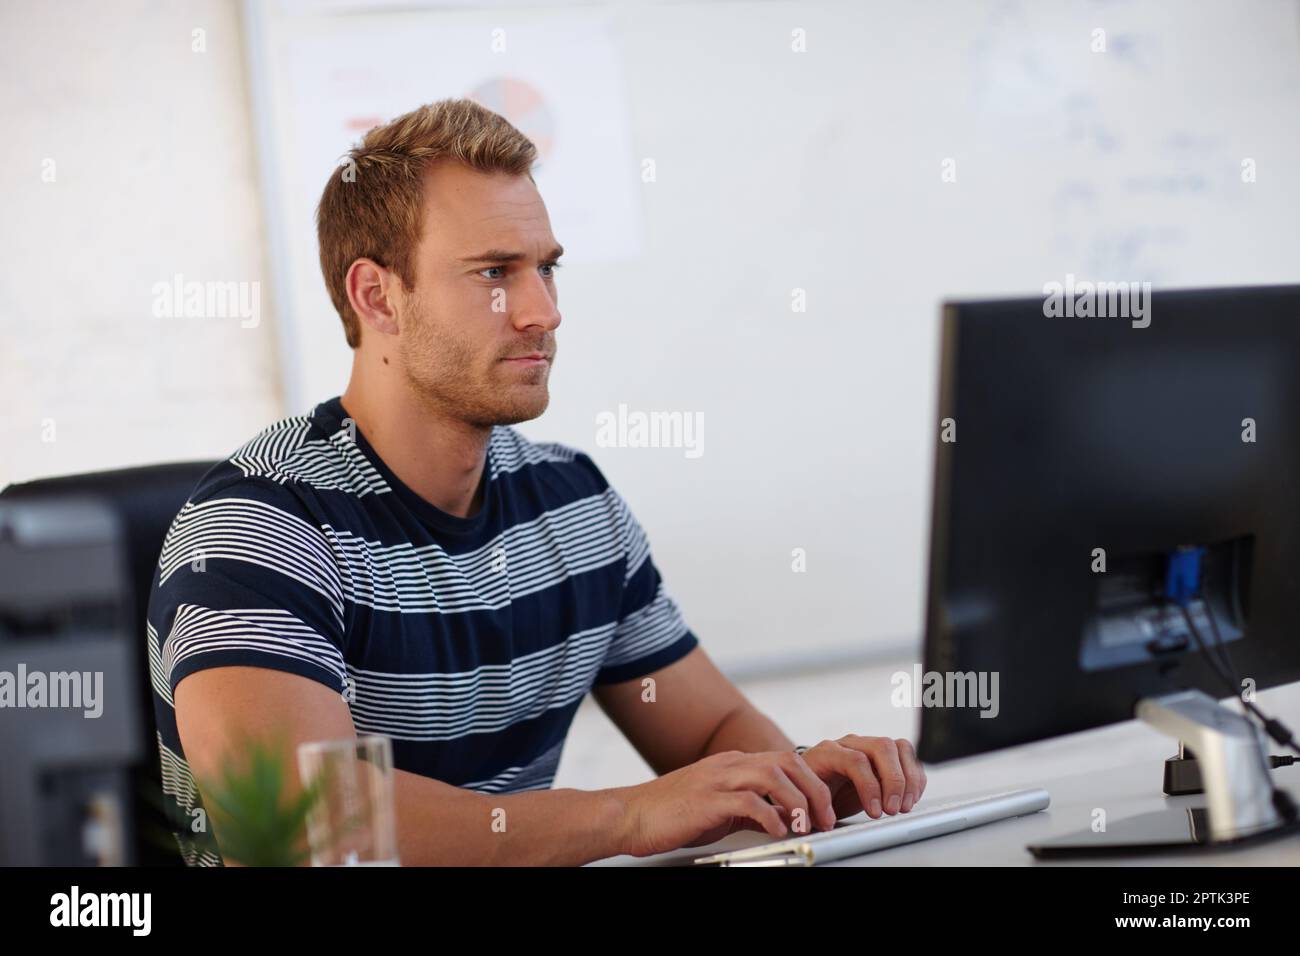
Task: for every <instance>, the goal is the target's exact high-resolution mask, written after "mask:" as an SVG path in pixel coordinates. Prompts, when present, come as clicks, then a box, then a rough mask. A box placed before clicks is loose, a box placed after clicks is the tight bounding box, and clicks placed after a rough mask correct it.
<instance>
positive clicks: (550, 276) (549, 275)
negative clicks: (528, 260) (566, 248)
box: [538, 262, 560, 279]
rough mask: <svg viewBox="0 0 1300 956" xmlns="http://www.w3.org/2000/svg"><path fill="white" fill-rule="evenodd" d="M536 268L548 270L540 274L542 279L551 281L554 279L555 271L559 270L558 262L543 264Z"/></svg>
mask: <svg viewBox="0 0 1300 956" xmlns="http://www.w3.org/2000/svg"><path fill="white" fill-rule="evenodd" d="M538 268H539V269H542V270H549V271H543V272H542V276H543V278H546V279H553V278H555V270H556V269H558V268H560V264H559V263H558V262H545V263H542V265H540V266H538Z"/></svg>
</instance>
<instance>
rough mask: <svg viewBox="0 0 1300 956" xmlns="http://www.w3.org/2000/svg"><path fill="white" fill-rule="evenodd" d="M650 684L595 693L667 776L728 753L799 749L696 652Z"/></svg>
mask: <svg viewBox="0 0 1300 956" xmlns="http://www.w3.org/2000/svg"><path fill="white" fill-rule="evenodd" d="M648 677H649V678H650V679H652V680H653V681H654V684H653V691H654V693H653V699H650V697H651V695H650V694H648V693H647V687H646V685H645V683H644V682H645V680H646V678H635V679H633V680H629V681H622V682H620V683H617V684H605V685H602V686H600V687H597V688H596V689H595V691H594V692H593V694H594V696H595V698H596V702H597V703H598V704H600V707H601V709H602V710H604V711H605V713H606V715H608V717H609V718H610V720H612V721H613V722H614V724H615V725H616V726H617V727H618V728H619V730H621V731H622V732H623V736H625V737H626V738H627V739H628V740H629V741H630V742H631V743H632V746H634V747H635V748H636V749H637V752H638V753H640V754H641V756H642V757H643V758H644V759H645V761H646V763H648V764H650V766H651V768H652V769H653V770H654V771H655V773H659V774H663V773H668V772H669V771H671V770H676V769H678V768H679V767H684V766H686V765H687V764H690V763H694V762H695V761H697V760H699V759H701V758H702V757H707V756H709V755H710V754H717V753H723V752H726V751H733V750H735V751H740V752H742V753H758V752H761V751H777V750H793V749H794V744H793V743H792V742H791V741H790V738H789V737H787V736H786V735H785V734H784V733H782V732H781V729H780V728H779V727H777V725H776V724H775V723H773V722H772V720H771V719H769V718H768V717H766V716H765V715H763V714H762V713H761V712H760V711H759V710H758V709H757V708H755V707H754V705H753V704H751V703H750V702H749V700H748V698H746V697H745V695H744V694H743V693H741V691H740V689H739V688H738V687H736V685H735V684H733V683H732V682H731V681H730V680H729V679H728V678H727V676H726V675H725V674H723V673H722V672H721V671H720V670H718V668H717V666H716V665H715V664H714V663H713V661H712V660H710V659H709V656H708V654H706V653H705V652H704V648H703V647H698V646H697V647H696V648H695V649H694V650H692V651H691V652H690V653H689V654H687V655H686V656H685V657H683V658H681V660H678V661H675V662H673V663H672V664H669V665H668V666H667V667H665V668H662V669H661V670H658V671H655V672H654V673H653V674H650V675H648Z"/></svg>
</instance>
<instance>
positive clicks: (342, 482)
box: [189, 402, 388, 505]
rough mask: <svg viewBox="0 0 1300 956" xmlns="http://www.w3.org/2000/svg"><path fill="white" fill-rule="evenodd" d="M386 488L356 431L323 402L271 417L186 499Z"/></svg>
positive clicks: (294, 498)
mask: <svg viewBox="0 0 1300 956" xmlns="http://www.w3.org/2000/svg"><path fill="white" fill-rule="evenodd" d="M387 490H388V486H387V483H386V482H385V481H384V479H383V477H382V476H381V475H380V474H379V473H378V472H377V471H376V470H375V469H374V467H373V466H372V465H371V463H370V461H369V460H368V459H367V458H366V457H365V455H363V454H362V453H361V450H360V449H359V448H357V446H356V438H355V432H354V431H353V430H352V429H351V428H349V427H348V424H347V423H346V422H345V421H341V420H340V419H339V418H338V416H337V415H334V414H332V413H331V412H330V411H329V403H328V402H322V403H321V404H319V405H317V406H316V407H315V408H313V409H312V410H311V411H310V412H308V413H307V414H302V415H289V416H286V417H284V418H281V419H280V420H279V421H276V422H273V423H272V424H270V425H268V426H266V427H265V428H263V429H262V430H261V431H259V432H258V433H257V434H256V435H254V436H253V437H252V438H250V439H249V440H248V441H246V442H244V443H243V444H242V445H240V446H239V447H238V448H236V449H235V450H234V451H233V452H232V453H231V454H230V455H229V456H227V457H226V458H225V459H223V460H221V461H219V462H217V463H216V464H215V465H214V466H213V467H212V468H211V469H210V470H209V471H208V472H207V474H205V475H204V476H203V478H202V479H201V480H200V481H199V483H198V485H197V486H196V487H195V488H194V491H193V493H191V495H190V498H189V501H190V502H191V503H193V504H198V503H200V502H202V501H206V500H210V499H212V498H219V497H230V496H232V495H238V496H241V497H251V498H254V499H258V500H265V501H267V502H268V503H280V504H286V505H293V504H294V503H295V502H300V501H302V500H304V498H306V497H307V495H308V494H310V493H311V492H315V491H336V492H343V493H345V494H353V495H356V496H359V497H361V496H365V495H368V494H377V493H382V492H385V491H387Z"/></svg>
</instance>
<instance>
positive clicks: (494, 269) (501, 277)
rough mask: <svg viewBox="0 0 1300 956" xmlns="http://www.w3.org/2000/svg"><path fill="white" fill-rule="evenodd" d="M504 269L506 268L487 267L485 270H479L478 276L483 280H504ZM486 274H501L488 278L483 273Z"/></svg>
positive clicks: (488, 276)
mask: <svg viewBox="0 0 1300 956" xmlns="http://www.w3.org/2000/svg"><path fill="white" fill-rule="evenodd" d="M505 268H506V267H505V266H488V267H487V268H486V269H480V270H479V271H478V274H479V275H481V276H483V278H484V279H504V278H505ZM488 272H499V273H501V274H500V275H494V276H490V275H486V274H485V273H488Z"/></svg>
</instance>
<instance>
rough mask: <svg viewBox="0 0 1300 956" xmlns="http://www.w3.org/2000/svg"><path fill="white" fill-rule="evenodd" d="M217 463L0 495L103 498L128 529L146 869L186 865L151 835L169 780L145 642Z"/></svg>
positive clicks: (137, 796) (65, 481)
mask: <svg viewBox="0 0 1300 956" xmlns="http://www.w3.org/2000/svg"><path fill="white" fill-rule="evenodd" d="M214 464H215V462H212V461H194V462H180V463H173V464H163V465H148V466H144V467H139V468H122V469H118V470H114V471H100V472H90V473H87V474H80V475H64V476H60V477H56V478H44V479H40V480H37V481H28V482H23V483H20V484H13V485H9V486H8V487H6V488H5V489H4V490H3V491H0V499H4V500H5V501H26V502H41V503H55V504H57V503H58V502H60V501H64V500H69V501H70V500H74V499H76V500H85V499H87V498H92V499H97V500H99V501H100V502H102V503H103V504H104V505H106V506H107V507H108V508H109V509H110V510H111V511H112V512H113V513H114V515H115V516H116V517H117V519H118V522H119V524H120V527H121V529H122V537H123V542H122V543H123V546H124V549H125V558H126V562H127V567H128V570H129V581H130V585H129V586H130V590H131V594H130V595H129V601H128V602H127V603H128V604H129V605H130V607H131V608H132V609H133V620H132V622H131V625H130V627H131V631H130V634H129V638H130V642H129V643H130V647H131V654H132V655H133V659H134V662H135V674H136V676H137V686H138V688H139V690H140V698H139V713H140V716H141V718H142V719H141V720H140V723H139V726H141V727H142V728H144V731H145V738H146V739H145V740H144V741H143V744H144V746H143V749H142V753H144V754H145V755H146V759H145V760H144V761H142V762H141V763H140V764H139V765H137V766H135V767H132V768H131V778H132V786H133V790H134V804H135V807H134V810H135V820H136V824H137V825H136V826H135V827H134V833H135V838H134V843H135V845H134V847H133V850H134V853H133V857H134V861H135V862H136V863H137V864H139V865H160V866H179V865H181V863H182V861H181V857H180V854H179V853H178V852H169V851H168V849H167V848H166V847H164V846H161V845H159V844H158V843H157V842H156V841H155V840H153V839H150V838H149V836H148V835H147V833H146V832H145V830H146V826H147V825H149V824H152V825H154V826H159V827H162V828H164V829H165V828H166V821H165V819H164V818H163V816H162V813H161V812H160V810H159V808H158V807H157V806H156V805H154V804H153V803H151V802H150V800H149V799H148V798H147V797H146V793H153V794H158V793H161V789H162V776H161V772H160V769H159V759H158V743H157V738H156V728H157V725H156V723H155V720H154V712H153V697H152V688H151V685H150V681H149V662H148V657H147V656H146V650H145V641H144V633H145V618H146V612H147V610H148V606H149V591H150V588H151V587H152V585H153V574H154V569H155V568H156V566H157V564H158V555H159V553H160V552H161V551H162V543H163V537H164V536H165V535H166V533H167V529H168V528H169V527H170V526H171V522H172V519H173V518H175V517H176V514H177V512H179V511H180V509H181V507H182V506H183V505H184V504H185V502H186V500H187V499H188V498H189V495H190V492H191V491H193V490H194V488H195V486H196V485H197V484H198V483H199V479H200V478H202V477H203V475H204V474H205V473H206V472H207V471H208V469H210V468H211V467H212V466H213V465H214Z"/></svg>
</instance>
